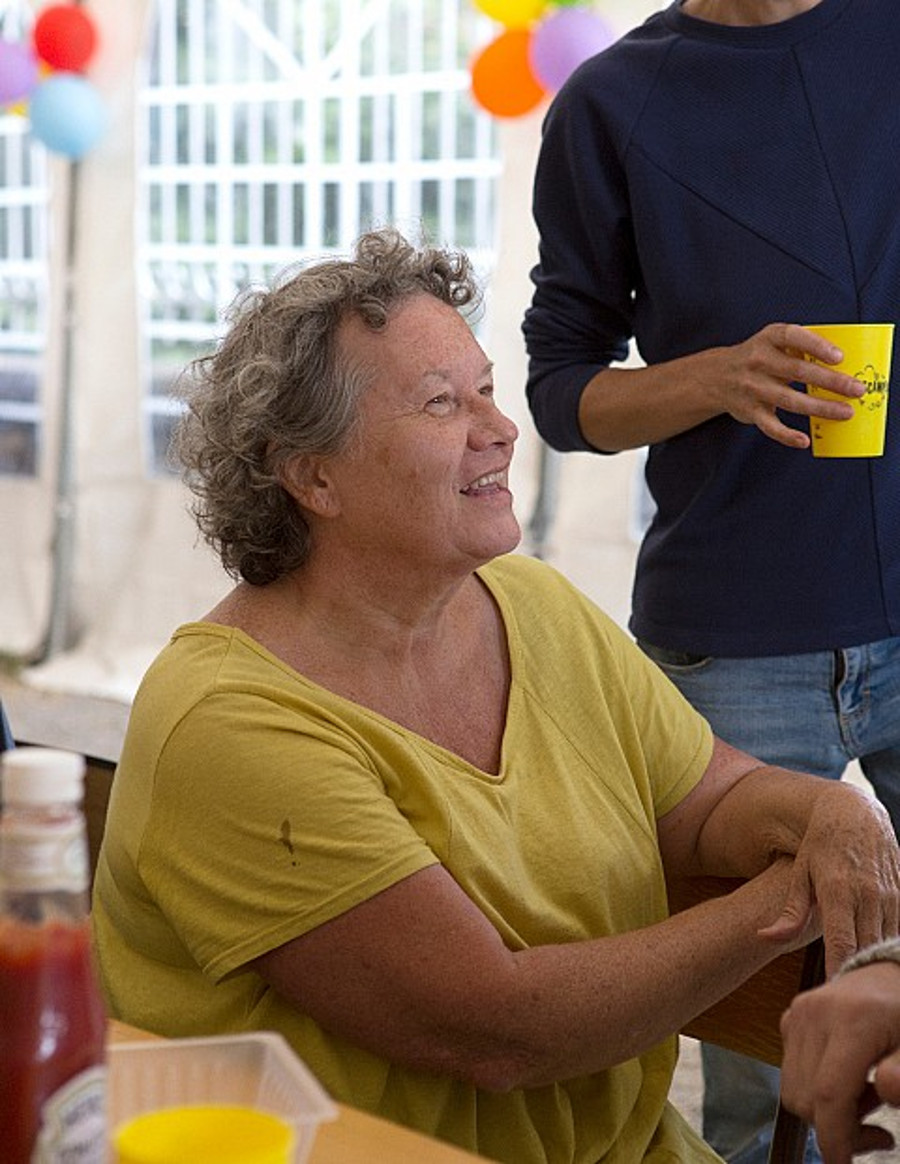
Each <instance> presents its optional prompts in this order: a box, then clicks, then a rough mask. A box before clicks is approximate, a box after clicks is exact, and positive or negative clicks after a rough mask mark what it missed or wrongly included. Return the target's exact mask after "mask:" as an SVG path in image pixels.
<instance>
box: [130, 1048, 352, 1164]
mask: <svg viewBox="0 0 900 1164" xmlns="http://www.w3.org/2000/svg"><path fill="white" fill-rule="evenodd" d="M108 1055H109V1117H110V1118H109V1126H110V1128H111V1129H115V1128H116V1127H118V1126H119V1125H120V1124H122V1123H124V1122H125V1121H126V1120H130V1119H132V1118H133V1117H134V1116H137V1115H142V1114H143V1113H144V1112H147V1111H157V1110H159V1109H160V1108H163V1107H184V1106H186V1105H189V1104H239V1105H242V1106H244V1107H255V1108H259V1109H260V1110H261V1111H268V1112H271V1113H272V1114H273V1115H278V1116H281V1117H282V1119H284V1120H287V1122H288V1123H290V1124H291V1125H292V1126H293V1128H294V1129H295V1133H296V1138H297V1142H296V1151H295V1154H294V1164H305V1162H306V1161H307V1159H308V1158H309V1153H310V1150H311V1149H312V1145H313V1141H314V1140H315V1138H316V1132H317V1131H318V1128H319V1124H320V1123H322V1122H323V1121H324V1120H333V1119H335V1118H336V1116H337V1108H336V1106H335V1105H334V1103H333V1102H332V1101H331V1099H329V1097H328V1095H327V1094H326V1093H325V1091H324V1090H323V1088H322V1086H321V1084H320V1083H319V1081H318V1080H317V1079H316V1078H315V1076H314V1075H313V1074H312V1072H311V1071H310V1070H309V1068H308V1067H306V1066H305V1064H303V1063H302V1062H301V1061H300V1060H299V1059H298V1058H297V1056H296V1055H295V1054H294V1052H293V1051H292V1050H291V1048H290V1047H289V1046H288V1044H287V1042H286V1041H285V1040H284V1039H283V1038H282V1037H281V1035H277V1034H275V1033H273V1032H262V1033H258V1034H246V1035H215V1036H211V1037H210V1038H204V1039H200V1038H197V1039H160V1040H158V1041H147V1042H139V1043H112V1044H111V1045H110V1046H109V1048H108Z"/></svg>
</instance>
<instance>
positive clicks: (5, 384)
mask: <svg viewBox="0 0 900 1164" xmlns="http://www.w3.org/2000/svg"><path fill="white" fill-rule="evenodd" d="M0 7H2V11H0V36H3V37H4V38H5V39H8V40H12V41H17V40H21V39H22V38H23V37H25V36H26V35H27V31H28V29H29V28H30V27H31V20H32V16H31V13H30V11H29V9H28V6H27V5H26V4H24V3H23V4H16V3H7V4H5V5H3V6H0ZM48 196H49V194H48V176H47V165H46V151H45V149H44V147H43V146H41V145H40V144H38V143H37V142H35V141H34V140H33V139H32V138H31V137H30V135H29V133H28V121H27V119H26V118H24V117H21V116H19V115H18V114H17V113H15V112H12V111H6V112H3V111H0V476H9V475H13V476H35V475H36V474H37V473H38V472H39V470H40V452H41V447H42V441H41V436H42V419H43V417H42V405H41V399H40V383H41V374H42V371H43V358H44V351H45V348H46V342H47V313H48V277H49V276H48V254H47V245H48V244H47V232H48V205H47V203H48Z"/></svg>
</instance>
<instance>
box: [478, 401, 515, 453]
mask: <svg viewBox="0 0 900 1164" xmlns="http://www.w3.org/2000/svg"><path fill="white" fill-rule="evenodd" d="M518 437H519V429H518V427H517V425H516V423H515V421H513V420H512V419H510V417H508V416H507V415H506V413H505V412H501V411H500V409H499V408H498V407H497V405H496V404H495V403H494V402H493V400H491V401H488V402H487V407H486V408H485V409H484V410H483V411H480V412H478V413H476V415H475V416H474V417H473V418H472V426H471V430H470V436H469V440H470V442H472V443H474V444H475V445H488V444H496V445H512V444H514V443H515V442H516V440H518Z"/></svg>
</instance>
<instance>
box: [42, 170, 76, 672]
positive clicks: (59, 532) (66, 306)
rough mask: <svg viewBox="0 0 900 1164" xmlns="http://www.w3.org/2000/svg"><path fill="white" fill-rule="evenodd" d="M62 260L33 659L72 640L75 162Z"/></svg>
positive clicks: (56, 651) (69, 184) (69, 174)
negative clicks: (49, 533) (45, 597)
mask: <svg viewBox="0 0 900 1164" xmlns="http://www.w3.org/2000/svg"><path fill="white" fill-rule="evenodd" d="M66 171H67V178H68V181H67V183H66V186H67V189H66V212H65V225H64V230H65V262H64V266H63V301H62V350H61V353H60V357H61V373H60V407H59V433H58V453H57V465H56V487H55V502H54V509H53V545H52V578H51V592H50V612H49V616H48V623H47V631H46V634H45V637H44V642H43V644H42V646H41V648H40V649H39V652H38V656H37V658H35V659H34V660H33V662H36V663H41V662H44V661H45V660H47V659H49V658H51V657H52V656H53V655H57V654H59V653H60V652H61V651H64V650H65V649H66V648H68V647H70V646H71V645H72V632H73V627H72V579H73V572H74V563H75V519H76V504H75V493H76V490H75V447H74V445H75V405H74V393H73V369H72V363H73V348H74V331H75V280H76V270H77V268H76V262H75V255H76V229H77V228H76V223H77V219H78V188H79V177H80V173H79V163H78V162H77V161H76V162H68V163H66Z"/></svg>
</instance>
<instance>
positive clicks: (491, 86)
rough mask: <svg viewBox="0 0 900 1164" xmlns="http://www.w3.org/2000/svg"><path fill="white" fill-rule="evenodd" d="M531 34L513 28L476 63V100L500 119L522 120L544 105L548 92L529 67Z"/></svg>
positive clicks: (497, 40)
mask: <svg viewBox="0 0 900 1164" xmlns="http://www.w3.org/2000/svg"><path fill="white" fill-rule="evenodd" d="M530 43H531V32H530V31H529V30H528V29H526V28H509V29H507V30H506V31H505V32H501V33H500V35H499V36H497V37H495V39H494V40H492V41H491V43H490V44H489V45H487V46H486V47H485V48H483V49H482V50H481V52H480V53H479V54H478V55H477V56H476V57H475V59H474V61H473V62H472V70H471V72H472V96H473V97H474V98H475V100H476V101H477V102H478V104H479V105H480V106H481V107H482V108H483V109H486V110H487V112H488V113H493V114H494V115H495V116H497V117H521V116H522V114H524V113H528V112H530V111H531V110H532V109H534V108H535V106H536V105H538V104H539V103H540V101H541V98H542V97H543V96H544V94H545V92H546V90H545V89H544V87H543V85H542V84H541V83H540V81H538V79H537V78H536V77H535V75H534V73H533V71H532V68H531V65H530V63H529V59H528V58H529V45H530Z"/></svg>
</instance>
